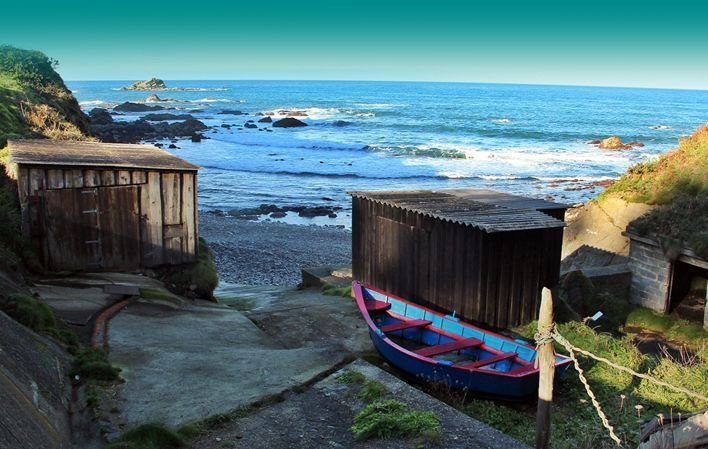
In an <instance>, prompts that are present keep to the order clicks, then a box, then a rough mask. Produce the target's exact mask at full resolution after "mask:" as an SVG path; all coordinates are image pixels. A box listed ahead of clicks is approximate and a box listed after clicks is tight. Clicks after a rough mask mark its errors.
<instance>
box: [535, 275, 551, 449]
mask: <svg viewBox="0 0 708 449" xmlns="http://www.w3.org/2000/svg"><path fill="white" fill-rule="evenodd" d="M552 331H553V296H552V295H551V291H550V290H549V289H548V288H546V287H544V288H543V292H542V294H541V308H540V311H539V316H538V333H539V335H541V336H544V337H545V336H547V335H550V333H551V332H552ZM537 361H538V368H539V379H538V408H537V410H536V449H546V448H548V444H549V442H550V441H551V403H552V402H553V375H554V374H555V368H556V353H555V350H554V348H553V340H551V341H545V342H542V343H540V344H539V345H538V356H537Z"/></svg>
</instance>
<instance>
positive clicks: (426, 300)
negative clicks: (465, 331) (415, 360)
mask: <svg viewBox="0 0 708 449" xmlns="http://www.w3.org/2000/svg"><path fill="white" fill-rule="evenodd" d="M352 220H353V221H352V258H353V274H354V278H355V279H357V280H360V281H362V282H365V283H369V284H372V285H374V286H376V287H379V288H381V289H384V290H386V291H388V292H390V293H393V294H395V295H398V296H401V297H403V298H407V299H410V300H413V301H415V302H417V303H420V304H423V305H426V306H430V307H432V308H435V309H438V310H441V311H445V312H451V311H453V310H454V311H456V312H457V314H458V315H460V316H462V317H464V318H466V319H468V320H472V321H477V322H481V323H485V324H487V325H490V326H494V327H498V328H507V327H511V326H516V325H519V324H525V323H528V322H529V321H532V320H534V319H536V318H537V314H538V307H539V304H540V297H541V296H540V295H541V289H542V287H543V286H554V285H555V284H557V282H558V274H559V268H560V253H561V245H562V237H563V229H562V228H553V229H540V230H528V231H513V232H505V233H493V234H487V233H485V232H483V231H481V230H479V229H477V228H474V227H471V226H464V225H459V224H455V223H451V222H448V221H442V220H437V219H433V218H430V217H426V216H424V215H422V214H418V213H414V212H410V211H406V210H403V209H401V208H397V207H392V206H388V205H383V204H380V203H376V202H374V201H369V200H366V199H362V198H353V205H352Z"/></svg>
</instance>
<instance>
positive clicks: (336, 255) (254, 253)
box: [199, 212, 352, 286]
mask: <svg viewBox="0 0 708 449" xmlns="http://www.w3.org/2000/svg"><path fill="white" fill-rule="evenodd" d="M199 233H200V235H201V236H202V237H204V239H205V240H206V241H207V242H208V243H209V246H210V247H211V249H212V251H214V257H215V259H216V266H217V269H218V272H219V278H220V279H221V280H223V281H226V282H231V283H235V284H245V285H292V286H294V285H297V284H298V283H300V269H301V268H304V267H312V266H339V265H350V264H351V238H352V234H351V231H348V230H345V229H341V228H339V227H336V226H315V225H312V226H301V225H293V224H287V223H279V222H255V221H248V220H243V219H238V218H236V217H234V216H230V215H222V214H216V213H212V212H201V213H200V214H199Z"/></svg>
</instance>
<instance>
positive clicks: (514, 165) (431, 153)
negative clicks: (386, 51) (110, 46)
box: [68, 80, 708, 224]
mask: <svg viewBox="0 0 708 449" xmlns="http://www.w3.org/2000/svg"><path fill="white" fill-rule="evenodd" d="M166 83H167V85H168V86H170V87H183V88H196V89H195V90H188V91H178V90H170V91H157V92H145V91H124V90H120V87H121V86H124V85H127V84H130V83H129V82H125V81H76V82H69V83H68V85H69V87H70V89H72V90H73V91H74V94H75V95H76V97H77V98H78V100H79V102H80V104H81V106H82V107H83V108H84V109H85V110H87V111H88V110H90V109H91V108H94V107H105V108H110V107H112V106H114V105H116V104H119V103H121V102H124V101H144V100H145V99H146V98H147V96H148V95H150V94H152V93H155V94H157V95H158V96H160V97H162V98H165V97H168V98H171V99H174V100H177V101H175V102H173V103H160V105H162V106H165V107H170V108H175V109H176V110H166V111H160V112H172V113H191V114H192V115H194V116H195V118H197V119H199V120H201V121H203V122H204V123H205V124H207V125H209V126H213V127H214V129H211V130H209V131H207V132H205V136H208V137H209V138H208V139H206V140H203V141H202V142H199V143H193V142H191V141H189V140H180V141H179V142H177V144H176V145H177V146H178V147H179V148H178V149H171V150H168V151H171V152H173V153H174V154H176V155H177V156H179V157H182V158H184V159H187V160H188V161H190V162H192V163H194V164H197V165H199V166H201V167H203V169H202V171H201V172H200V175H199V206H200V208H201V209H206V210H215V209H218V210H225V211H226V210H231V209H243V208H250V207H254V206H258V205H260V204H276V205H278V206H293V205H308V206H312V205H322V204H327V205H330V206H338V207H342V208H343V209H344V211H343V212H342V213H340V219H339V220H338V221H340V222H341V221H342V219H344V221H346V218H347V217H348V216H349V214H348V211H349V210H350V209H351V200H350V198H349V197H348V196H347V194H346V192H348V191H354V190H381V189H435V188H463V187H474V188H486V189H494V190H500V191H504V192H509V193H513V194H519V195H527V196H531V197H538V198H548V199H553V200H555V201H559V202H564V203H570V204H574V203H579V202H583V201H586V200H588V199H590V198H592V197H594V196H595V195H597V194H598V193H599V192H600V191H601V190H602V188H603V187H601V186H598V185H595V183H596V182H597V181H603V180H610V179H615V178H617V177H618V176H620V175H621V174H622V173H623V172H624V171H625V170H626V169H627V168H628V167H629V166H630V165H632V164H634V163H637V162H640V161H643V160H647V159H650V158H655V157H657V156H658V155H660V154H661V153H664V152H666V151H668V150H669V149H671V148H673V147H675V146H676V144H677V142H678V139H680V138H681V137H685V136H687V135H690V134H691V132H692V131H693V130H694V129H695V128H696V127H698V126H700V125H703V124H705V123H706V121H707V120H708V91H690V90H666V89H632V88H605V87H571V86H543V85H511V84H472V83H420V82H348V81H346V82H344V81H213V80H211V81H198V80H194V81H166ZM224 110H239V111H242V112H244V113H246V114H247V115H229V114H220V112H222V111H224ZM293 111H297V112H296V113H299V114H304V115H300V116H298V117H297V118H298V119H300V120H302V121H303V122H305V123H307V125H308V126H306V127H301V128H271V125H270V124H268V123H257V125H258V129H248V128H243V129H238V128H239V127H241V128H242V127H243V124H244V123H245V122H246V121H247V120H254V121H257V120H259V119H261V118H262V116H260V115H256V114H257V113H263V114H272V115H273V119H274V120H276V119H278V118H281V117H283V116H286V115H288V114H291V113H293ZM141 115H144V113H142V114H125V115H118V116H115V119H116V120H136V119H137V118H139V117H140V116H141ZM223 124H227V125H234V126H232V127H231V128H230V129H229V128H222V127H221V125H223ZM265 129H271V131H272V132H268V131H266V130H265ZM610 135H618V136H620V137H621V138H622V140H623V141H625V142H627V141H638V142H641V143H643V144H644V146H643V147H635V148H633V149H631V150H624V151H606V150H601V149H599V148H597V147H595V146H592V145H589V144H588V143H587V142H588V141H590V140H595V139H603V138H606V137H608V136H610ZM162 143H164V144H169V143H170V142H169V141H162ZM166 146H167V145H165V147H166ZM291 215H292V214H291ZM301 222H302V223H309V221H308V220H306V219H305V220H301ZM326 222H327V219H324V220H323V219H321V218H320V219H318V220H317V223H318V224H324V223H326Z"/></svg>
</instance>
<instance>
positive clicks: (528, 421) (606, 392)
mask: <svg viewBox="0 0 708 449" xmlns="http://www.w3.org/2000/svg"><path fill="white" fill-rule="evenodd" d="M634 313H637V312H636V311H635V312H633V314H634ZM631 316H632V314H630V317H631ZM536 324H537V323H532V324H530V325H528V326H526V327H524V328H522V329H518V330H519V331H520V332H521V333H522V334H524V335H525V336H527V337H530V336H532V335H533V333H534V332H535V330H536ZM558 329H559V331H560V333H561V334H562V335H564V336H565V337H566V338H567V339H568V340H569V341H570V342H571V343H572V344H573V345H575V346H577V347H580V348H583V349H586V350H588V351H590V352H592V353H593V354H596V355H598V356H601V357H605V358H607V359H609V360H611V361H612V362H615V363H617V364H619V365H622V366H626V367H628V368H632V369H634V370H635V371H638V372H643V373H648V374H650V375H651V376H653V377H656V378H658V379H661V380H663V381H665V382H668V383H670V384H672V385H676V386H683V387H685V388H687V389H688V390H690V391H694V392H697V393H700V394H703V395H708V382H706V379H708V363H707V362H706V360H707V359H706V356H707V355H708V351H707V350H706V349H705V348H704V349H703V350H701V351H699V352H698V353H697V355H695V356H694V357H692V358H691V360H673V359H670V358H662V359H660V360H657V359H655V358H653V357H649V356H645V355H642V354H641V353H640V352H639V351H638V349H637V348H636V346H635V345H634V344H633V342H632V336H624V337H619V338H618V337H614V336H613V335H611V334H608V333H603V332H597V331H596V330H594V329H591V328H590V327H588V326H586V325H583V324H582V323H577V322H569V323H564V324H560V325H558ZM556 349H557V351H558V352H559V353H562V352H564V351H562V350H561V348H560V347H558V346H557V347H556ZM580 364H581V367H582V368H583V370H584V371H585V376H586V377H587V379H588V381H589V383H590V386H591V388H592V390H593V392H594V394H595V395H596V397H597V398H598V400H599V402H600V404H601V405H602V408H603V411H604V412H605V413H606V414H607V416H608V418H609V421H610V423H611V424H612V425H613V426H614V428H615V432H616V433H617V435H619V437H620V438H622V439H623V440H624V443H625V446H627V447H636V446H637V445H638V444H639V442H638V431H639V425H640V422H641V421H644V420H646V419H649V418H651V417H652V416H655V415H656V414H657V413H664V414H665V415H667V416H668V414H670V413H671V412H673V414H674V416H676V415H677V414H678V413H688V412H691V411H695V410H697V409H700V408H702V407H705V406H708V404H702V403H699V402H696V401H694V400H692V399H690V398H688V397H687V396H685V395H683V394H677V393H673V392H670V391H667V390H665V389H663V388H660V387H658V386H655V385H654V384H653V383H649V382H647V381H644V380H641V379H637V378H634V377H633V376H631V375H629V374H625V373H622V372H620V371H617V370H615V369H614V368H612V367H610V366H608V365H605V364H603V363H599V362H595V361H593V360H591V359H588V358H585V357H584V356H580ZM637 405H641V406H642V412H641V418H639V417H638V416H637V410H636V409H635V406H637ZM463 411H464V412H466V413H467V414H469V415H470V416H472V417H474V418H476V419H479V420H480V421H483V422H485V423H487V424H489V425H491V426H493V427H496V428H497V429H499V430H501V431H502V432H504V433H507V434H509V435H511V436H514V437H515V438H518V439H519V440H521V441H523V442H525V443H527V444H529V445H533V443H534V435H535V415H534V410H529V409H527V408H518V407H515V406H513V405H509V404H495V403H494V402H490V401H482V400H477V399H474V400H471V401H468V402H467V403H466V404H465V405H464V406H463ZM553 417H554V418H553V430H552V442H551V447H552V448H554V449H585V448H587V449H590V448H611V447H616V446H615V445H614V443H613V442H612V441H611V440H610V439H609V437H608V436H607V431H606V430H604V428H603V427H602V424H601V423H600V421H599V418H598V416H597V413H596V411H595V409H594V407H593V406H592V404H591V402H590V399H589V398H588V397H587V395H586V393H585V390H584V387H583V386H582V384H581V383H580V381H579V379H578V376H577V373H576V372H575V370H574V368H573V367H572V366H571V367H570V368H569V370H568V373H567V374H566V375H565V376H563V377H561V378H560V379H558V381H557V383H556V387H555V391H554V403H553Z"/></svg>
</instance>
